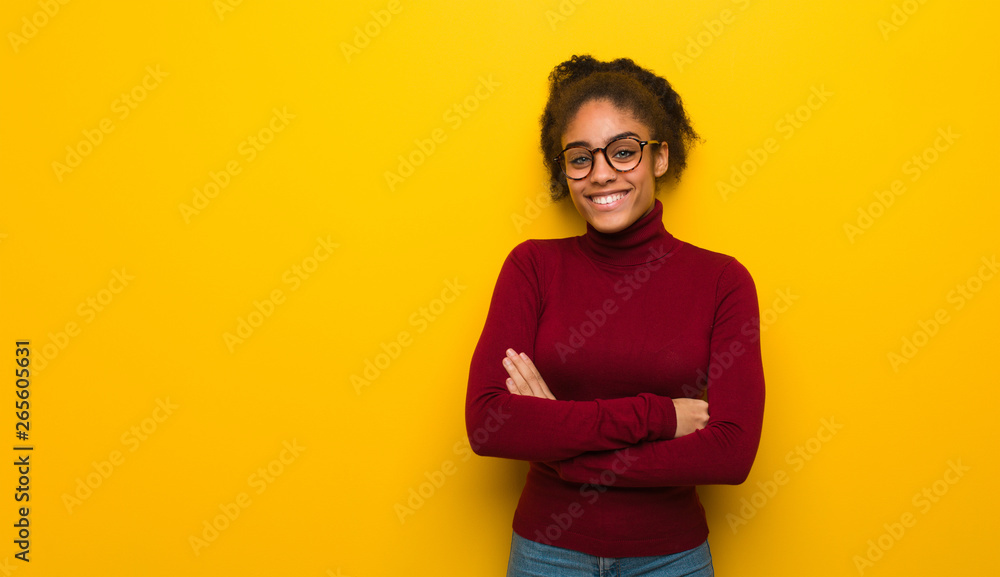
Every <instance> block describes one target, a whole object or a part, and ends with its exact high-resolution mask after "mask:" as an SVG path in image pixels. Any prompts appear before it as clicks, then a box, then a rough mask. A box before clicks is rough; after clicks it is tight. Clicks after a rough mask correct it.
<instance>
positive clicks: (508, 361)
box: [503, 359, 510, 367]
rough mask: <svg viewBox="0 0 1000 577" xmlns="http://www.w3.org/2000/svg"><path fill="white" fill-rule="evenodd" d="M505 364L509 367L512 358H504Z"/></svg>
mask: <svg viewBox="0 0 1000 577" xmlns="http://www.w3.org/2000/svg"><path fill="white" fill-rule="evenodd" d="M503 364H504V365H505V366H508V367H509V366H510V359H504V360H503Z"/></svg>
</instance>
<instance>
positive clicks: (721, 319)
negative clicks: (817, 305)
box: [551, 260, 764, 487]
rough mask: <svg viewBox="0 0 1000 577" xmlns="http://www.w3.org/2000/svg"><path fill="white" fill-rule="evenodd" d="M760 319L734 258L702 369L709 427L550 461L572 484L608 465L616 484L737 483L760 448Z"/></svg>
mask: <svg viewBox="0 0 1000 577" xmlns="http://www.w3.org/2000/svg"><path fill="white" fill-rule="evenodd" d="M759 324H760V323H759V317H758V305H757V293H756V289H755V287H754V284H753V279H752V278H751V277H750V274H749V273H748V272H747V270H746V269H745V268H744V267H743V266H742V265H741V264H739V262H737V261H735V260H734V261H732V262H731V263H730V264H728V265H727V266H726V268H725V269H724V270H723V272H722V274H721V275H720V277H719V281H718V287H717V290H716V312H715V321H714V323H713V327H712V333H711V340H710V350H711V356H710V359H711V360H710V364H709V365H708V366H707V367H705V374H707V376H708V383H707V392H708V408H709V423H708V425H707V426H706V427H705V428H704V429H702V430H700V431H696V432H694V433H692V434H689V435H685V436H683V437H680V438H677V439H670V440H657V441H652V442H642V443H639V444H637V445H636V446H634V447H630V448H628V449H626V450H623V451H621V452H617V451H603V452H589V453H585V454H583V455H580V456H577V457H576V458H573V459H568V460H563V461H560V462H558V463H551V465H553V467H554V468H555V469H556V470H557V471H558V473H559V476H560V477H561V478H563V479H564V480H567V481H572V482H576V483H595V484H596V483H599V482H600V481H599V480H600V479H601V478H602V473H604V472H605V471H611V472H612V473H614V476H613V479H614V481H613V484H614V485H615V486H619V487H667V486H686V485H703V484H733V485H735V484H740V483H742V482H743V481H744V480H745V479H746V477H747V475H749V473H750V468H751V466H752V464H753V461H754V457H755V456H756V453H757V447H758V444H759V442H760V433H761V425H762V421H763V413H764V375H763V368H762V364H761V355H760V329H759ZM604 478H605V479H607V478H609V475H608V474H606V473H605V475H604Z"/></svg>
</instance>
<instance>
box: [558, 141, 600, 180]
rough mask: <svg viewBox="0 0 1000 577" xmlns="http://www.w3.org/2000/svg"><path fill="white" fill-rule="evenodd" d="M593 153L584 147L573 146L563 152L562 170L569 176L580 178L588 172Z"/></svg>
mask: <svg viewBox="0 0 1000 577" xmlns="http://www.w3.org/2000/svg"><path fill="white" fill-rule="evenodd" d="M593 164H594V155H592V154H590V151H589V150H587V149H586V148H582V147H575V148H570V149H567V150H566V151H565V152H563V171H564V172H565V173H566V176H568V177H570V178H576V179H580V178H583V177H585V176H587V175H588V174H589V173H590V167H591V165H593Z"/></svg>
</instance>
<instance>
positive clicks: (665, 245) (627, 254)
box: [580, 200, 679, 266]
mask: <svg viewBox="0 0 1000 577" xmlns="http://www.w3.org/2000/svg"><path fill="white" fill-rule="evenodd" d="M580 238H581V243H580V244H581V248H582V249H583V251H584V252H585V253H587V255H588V256H590V257H591V258H593V259H594V260H598V261H601V262H605V263H609V264H615V265H620V266H635V265H641V264H646V263H648V262H652V261H654V260H657V259H660V258H663V257H664V256H665V255H667V254H668V253H670V252H671V251H672V250H674V249H675V248H676V247H677V245H678V244H679V241H678V240H677V239H675V238H674V237H673V236H672V235H671V234H670V233H669V232H667V229H666V228H664V226H663V205H662V204H660V201H659V200H656V201H655V202H654V203H653V207H652V209H650V211H649V212H647V213H646V214H645V215H643V216H641V217H639V219H638V220H636V221H635V222H634V223H632V224H631V225H630V226H629V227H627V228H625V229H624V230H621V231H619V232H613V233H605V232H600V231H598V230H597V229H595V228H594V227H593V226H591V225H590V223H587V233H586V234H584V235H583V236H582V237H580Z"/></svg>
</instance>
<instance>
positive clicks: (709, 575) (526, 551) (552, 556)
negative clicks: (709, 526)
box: [507, 533, 715, 577]
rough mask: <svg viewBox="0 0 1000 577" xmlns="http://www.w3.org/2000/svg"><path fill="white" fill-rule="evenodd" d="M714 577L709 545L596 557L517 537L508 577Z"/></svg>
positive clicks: (511, 554)
mask: <svg viewBox="0 0 1000 577" xmlns="http://www.w3.org/2000/svg"><path fill="white" fill-rule="evenodd" d="M612 576H614V577H654V576H655V577H714V576H715V570H714V569H713V568H712V552H711V551H709V549H708V541H705V542H704V543H702V544H701V545H699V546H697V547H695V548H694V549H689V550H687V551H681V552H680V553H674V554H673V555H656V556H653V557H620V558H617V559H616V558H611V557H595V556H593V555H587V554H586V553H580V552H578V551H571V550H569V549H563V548H561V547H553V546H551V545H545V544H544V543H536V542H535V541H530V540H528V539H525V538H524V537H521V536H520V535H518V534H517V533H514V537H513V539H512V540H511V543H510V561H509V562H508V564H507V577H612Z"/></svg>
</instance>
